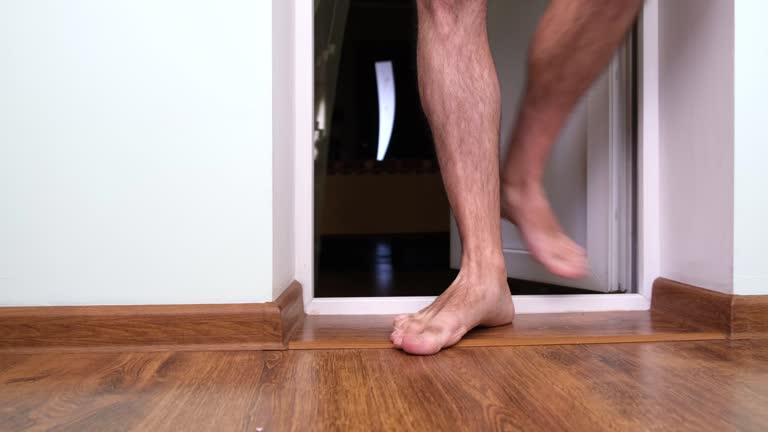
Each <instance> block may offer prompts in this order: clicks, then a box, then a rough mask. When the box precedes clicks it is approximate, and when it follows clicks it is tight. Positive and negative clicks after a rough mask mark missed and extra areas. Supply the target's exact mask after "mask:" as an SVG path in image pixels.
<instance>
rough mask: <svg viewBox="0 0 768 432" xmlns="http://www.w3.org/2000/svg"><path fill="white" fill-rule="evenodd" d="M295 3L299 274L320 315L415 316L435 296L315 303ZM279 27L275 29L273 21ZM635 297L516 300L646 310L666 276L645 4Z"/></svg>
mask: <svg viewBox="0 0 768 432" xmlns="http://www.w3.org/2000/svg"><path fill="white" fill-rule="evenodd" d="M293 1H294V9H293V10H294V22H293V24H294V25H293V29H294V41H293V42H294V56H295V57H294V63H293V64H294V68H295V69H294V71H293V73H294V80H293V82H294V94H293V96H294V102H295V103H294V107H295V108H294V109H295V118H294V127H295V134H294V137H295V138H294V142H293V145H294V152H293V154H294V158H295V160H294V200H295V202H294V241H295V244H294V251H295V255H294V259H295V261H294V269H295V279H296V280H297V281H299V282H300V283H301V284H302V286H303V290H304V293H303V294H304V302H305V310H306V311H307V312H308V313H314V314H350V313H351V314H390V313H398V312H414V311H416V310H418V308H420V307H423V306H424V305H426V304H429V302H431V301H432V300H433V299H434V298H433V297H383V298H371V297H368V298H322V299H315V298H314V252H313V251H314V244H313V242H314V240H313V239H314V237H313V235H314V233H313V226H314V221H313V214H314V187H313V182H314V175H313V170H314V164H313V155H314V149H313V148H312V146H313V144H312V143H313V142H314V140H313V133H314V132H313V124H314V119H313V117H314V116H313V112H312V111H313V109H314V108H313V107H314V103H313V97H314V96H313V95H314V92H313V85H314V74H313V71H314V53H313V50H314V44H313V28H314V8H313V2H312V0H293ZM273 24H274V23H273ZM638 45H639V53H638V54H639V55H638V60H639V64H638V68H637V72H638V73H637V82H638V86H639V87H638V100H637V104H638V154H637V159H636V163H637V164H638V197H637V208H636V211H637V230H638V233H637V242H638V244H637V254H636V259H637V272H638V273H637V287H638V293H637V294H583V295H562V296H513V297H514V298H515V304H516V305H517V309H518V312H519V313H537V312H550V313H554V312H587V311H603V310H605V311H607V310H647V309H649V308H650V299H651V294H652V285H653V280H654V279H655V278H656V277H658V275H659V270H660V260H659V252H660V242H659V232H660V231H659V222H660V214H659V97H658V90H659V5H658V0H647V1H646V3H645V6H644V9H643V12H642V13H641V15H640V18H639V43H638Z"/></svg>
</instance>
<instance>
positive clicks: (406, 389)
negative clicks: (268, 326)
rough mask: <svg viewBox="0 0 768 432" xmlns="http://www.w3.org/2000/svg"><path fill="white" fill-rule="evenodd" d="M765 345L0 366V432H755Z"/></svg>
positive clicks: (159, 358) (760, 427) (191, 357)
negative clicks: (389, 431) (51, 431)
mask: <svg viewBox="0 0 768 432" xmlns="http://www.w3.org/2000/svg"><path fill="white" fill-rule="evenodd" d="M766 407H768V340H762V341H721V340H718V341H700V342H660V343H625V344H596V345H551V346H518V347H468V348H453V349H449V350H447V351H445V352H443V353H441V354H439V355H437V356H432V357H412V356H409V355H406V354H403V353H402V352H399V351H396V350H393V349H348V350H343V349H340V350H289V351H250V352H164V353H83V354H50V353H41V354H0V430H2V431H15V430H49V429H55V430H71V431H87V430H98V431H105V430H141V431H163V430H185V431H194V430H212V431H234V430H253V431H286V430H296V431H308V430H321V431H327V430H341V431H355V430H360V431H374V430H397V431H410V430H417V431H433V430H434V431H439V430H446V431H448V430H451V431H453V430H473V431H485V430H525V431H536V430H542V431H556V430H577V431H581V430H584V431H599V430H621V431H632V430H648V429H653V430H674V431H682V430H692V431H724V430H754V431H765V430H768V411H767V410H766Z"/></svg>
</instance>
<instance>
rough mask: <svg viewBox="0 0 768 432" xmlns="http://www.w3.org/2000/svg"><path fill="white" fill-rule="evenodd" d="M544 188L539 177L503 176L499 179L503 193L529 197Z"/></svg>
mask: <svg viewBox="0 0 768 432" xmlns="http://www.w3.org/2000/svg"><path fill="white" fill-rule="evenodd" d="M543 188H544V186H543V184H542V182H541V178H540V176H537V175H525V176H520V175H517V176H504V175H502V177H501V190H502V192H504V193H513V194H516V195H522V196H526V195H531V194H533V193H538V192H541V191H542V190H543Z"/></svg>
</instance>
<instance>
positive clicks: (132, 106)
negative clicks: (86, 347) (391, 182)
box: [0, 0, 273, 305]
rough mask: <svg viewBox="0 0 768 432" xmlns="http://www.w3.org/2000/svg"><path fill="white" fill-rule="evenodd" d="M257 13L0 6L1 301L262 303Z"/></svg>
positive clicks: (267, 236) (263, 110)
mask: <svg viewBox="0 0 768 432" xmlns="http://www.w3.org/2000/svg"><path fill="white" fill-rule="evenodd" d="M271 16H272V14H271V5H270V3H269V2H267V1H254V0H225V1H218V2H212V1H199V0H185V1H181V0H166V1H162V2H155V1H148V0H111V1H97V0H70V1H66V2H57V1H43V0H25V1H13V0H2V1H0V41H2V43H0V95H1V96H0V304H1V305H65V304H128V303H138V304H141V303H158V304H161V303H220V302H222V303H226V302H261V301H268V300H270V299H271V297H272V278H271V275H272V258H271V255H272V252H273V249H272V228H273V225H272V212H271V200H272V152H271V142H272V136H271V130H272V119H271V112H270V111H271V92H270V84H271V78H272V77H271V73H272V69H271V67H270V59H271V37H272V33H271V32H272V28H271Z"/></svg>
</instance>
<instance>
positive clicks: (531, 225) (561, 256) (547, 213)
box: [501, 182, 589, 279]
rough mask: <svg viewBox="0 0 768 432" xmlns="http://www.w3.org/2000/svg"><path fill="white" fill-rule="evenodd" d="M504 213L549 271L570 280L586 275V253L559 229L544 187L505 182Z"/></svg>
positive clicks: (502, 203)
mask: <svg viewBox="0 0 768 432" xmlns="http://www.w3.org/2000/svg"><path fill="white" fill-rule="evenodd" d="M501 213H502V216H503V217H504V218H505V219H507V220H509V221H510V222H512V223H514V224H515V225H517V228H518V229H519V230H520V233H521V234H522V236H523V240H524V241H525V243H526V245H528V250H529V251H530V252H531V255H533V257H534V258H535V259H536V260H537V261H539V262H540V263H541V264H543V265H544V267H546V268H547V270H549V271H550V272H552V273H553V274H556V275H558V276H563V277H567V278H571V279H578V278H581V277H584V276H585V275H586V274H587V272H588V270H589V268H588V266H589V264H588V261H587V255H586V252H585V251H584V249H583V248H582V247H581V246H579V245H578V244H576V242H574V241H573V240H571V239H570V238H569V237H568V235H566V234H565V232H564V231H563V229H562V228H561V227H560V224H559V223H558V222H557V218H556V217H555V215H554V213H553V212H552V208H551V207H550V205H549V201H548V200H547V197H546V194H545V193H544V190H543V188H542V187H541V185H539V184H535V185H532V186H528V187H516V186H512V185H510V184H509V183H506V184H505V183H504V182H502V185H501Z"/></svg>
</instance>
